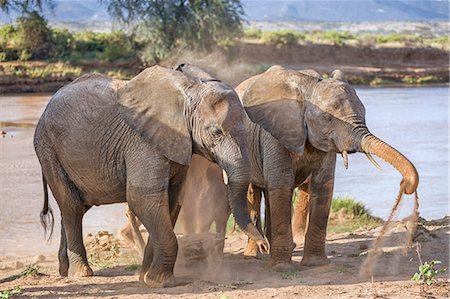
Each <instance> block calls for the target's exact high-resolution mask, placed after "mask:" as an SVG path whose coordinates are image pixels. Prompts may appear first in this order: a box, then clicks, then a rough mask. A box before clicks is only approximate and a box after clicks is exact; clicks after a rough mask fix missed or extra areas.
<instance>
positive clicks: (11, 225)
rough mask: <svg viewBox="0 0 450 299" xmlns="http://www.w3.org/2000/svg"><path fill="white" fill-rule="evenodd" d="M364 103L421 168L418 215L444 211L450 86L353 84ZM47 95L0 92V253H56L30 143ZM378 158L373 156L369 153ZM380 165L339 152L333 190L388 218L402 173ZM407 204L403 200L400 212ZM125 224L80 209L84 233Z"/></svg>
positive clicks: (119, 210)
mask: <svg viewBox="0 0 450 299" xmlns="http://www.w3.org/2000/svg"><path fill="white" fill-rule="evenodd" d="M357 92H358V95H359V97H360V98H361V100H362V101H363V103H364V105H365V106H366V111H367V115H366V121H367V125H368V127H369V129H370V130H371V131H372V133H374V134H375V135H377V136H378V137H379V138H381V139H383V140H384V141H386V142H387V143H389V144H391V145H392V146H394V147H396V148H397V149H398V150H399V151H401V152H402V153H403V154H405V155H406V156H407V157H408V158H409V159H410V160H411V161H412V162H413V163H414V164H415V165H416V167H417V169H418V172H419V174H420V185H419V189H418V192H419V197H420V198H419V200H420V215H421V216H422V217H425V218H427V219H431V218H440V217H443V216H445V215H447V214H448V213H449V212H448V201H449V190H448V186H449V176H448V166H449V164H448V161H449V144H448V128H449V118H448V88H444V87H436V88H358V89H357ZM49 98H50V95H48V94H27V95H6V96H0V130H3V131H6V132H7V134H6V135H4V137H0V255H5V254H7V255H15V254H24V253H25V254H26V253H29V254H35V253H36V252H37V250H38V252H42V253H47V252H49V253H54V252H55V248H56V246H57V241H58V239H59V221H60V220H59V212H58V211H57V207H56V203H55V202H54V200H53V199H51V205H52V206H53V208H54V211H55V216H56V226H55V235H56V236H57V237H55V238H53V239H52V240H51V241H50V242H49V243H48V245H45V246H44V244H45V242H44V240H43V230H42V228H41V226H40V223H39V213H40V210H41V207H42V203H43V191H42V183H41V174H40V166H39V163H38V161H37V158H36V156H35V154H34V150H33V142H32V137H33V133H34V126H35V124H36V122H37V120H38V118H39V116H40V114H41V113H42V111H43V110H44V108H45V105H46V103H47V102H48V100H49ZM375 159H377V158H375ZM377 160H378V161H379V164H380V165H381V167H382V168H383V170H382V171H379V170H378V169H376V168H375V167H373V166H372V164H371V163H370V162H369V161H368V160H367V159H366V157H365V156H364V155H362V154H354V155H350V157H349V169H348V170H345V169H344V167H343V163H342V159H341V158H340V157H339V158H338V165H337V169H336V180H335V196H345V195H349V196H352V197H354V198H356V199H358V200H360V201H362V202H363V203H364V204H365V205H366V206H367V207H368V208H369V209H370V210H371V211H372V213H373V214H374V215H376V216H379V217H382V218H386V217H387V216H388V214H389V211H390V209H391V207H392V205H393V203H394V199H395V196H396V195H397V193H398V190H399V183H400V180H401V176H400V174H399V173H398V172H397V171H396V170H395V169H393V168H392V167H391V166H390V165H389V164H386V163H384V161H382V160H379V159H377ZM411 209H412V200H411V197H409V198H408V197H407V199H406V200H405V201H404V204H403V207H402V210H401V213H400V217H403V216H407V215H408V214H409V213H410V211H411ZM125 224H126V217H125V214H124V205H123V204H116V205H108V206H100V207H93V208H92V209H91V210H90V211H89V212H88V213H87V214H86V216H85V217H84V220H83V229H84V233H89V232H96V231H98V230H109V231H113V232H115V231H117V230H118V229H119V228H121V227H122V226H124V225H125Z"/></svg>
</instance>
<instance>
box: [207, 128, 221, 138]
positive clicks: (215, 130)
mask: <svg viewBox="0 0 450 299" xmlns="http://www.w3.org/2000/svg"><path fill="white" fill-rule="evenodd" d="M209 132H210V133H211V135H212V136H213V137H220V136H222V134H223V132H222V130H221V129H220V128H219V127H216V126H211V127H210V128H209Z"/></svg>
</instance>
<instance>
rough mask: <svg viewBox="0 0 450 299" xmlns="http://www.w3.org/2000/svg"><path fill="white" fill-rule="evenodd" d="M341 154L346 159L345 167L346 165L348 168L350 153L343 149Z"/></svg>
mask: <svg viewBox="0 0 450 299" xmlns="http://www.w3.org/2000/svg"><path fill="white" fill-rule="evenodd" d="M341 155H342V159H343V160H344V167H345V169H348V153H347V151H343V152H342V153H341Z"/></svg>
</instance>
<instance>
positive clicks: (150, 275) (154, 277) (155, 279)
mask: <svg viewBox="0 0 450 299" xmlns="http://www.w3.org/2000/svg"><path fill="white" fill-rule="evenodd" d="M139 280H141V279H140V277H139ZM143 282H144V283H145V284H146V285H147V286H149V287H150V288H169V287H173V286H175V285H176V284H175V278H174V277H173V274H172V273H166V272H150V271H149V272H147V273H146V274H145V275H144V276H143Z"/></svg>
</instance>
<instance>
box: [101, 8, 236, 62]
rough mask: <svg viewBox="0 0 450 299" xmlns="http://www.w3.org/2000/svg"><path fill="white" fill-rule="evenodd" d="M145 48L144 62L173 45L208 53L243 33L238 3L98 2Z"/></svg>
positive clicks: (161, 56)
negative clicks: (127, 28)
mask: <svg viewBox="0 0 450 299" xmlns="http://www.w3.org/2000/svg"><path fill="white" fill-rule="evenodd" d="M101 2H102V3H104V4H106V5H107V9H108V12H109V13H110V14H111V15H112V16H113V17H114V18H116V19H118V20H119V21H121V22H123V23H124V24H126V25H127V26H128V27H129V29H131V31H132V32H133V35H134V36H135V38H136V40H137V41H140V42H141V43H142V44H143V45H144V51H143V53H144V55H143V56H144V57H143V58H144V59H146V60H159V59H161V58H164V57H166V56H167V55H168V54H169V53H170V51H171V50H172V49H173V48H175V47H176V46H180V45H183V46H187V47H190V48H192V49H197V50H202V51H209V50H211V49H212V48H213V47H215V46H219V47H227V46H229V45H230V44H231V43H232V42H233V41H234V40H235V39H236V38H238V37H239V36H240V35H241V34H242V18H243V16H244V9H243V7H242V4H241V3H240V1H239V0H228V1H227V0H151V1H146V0H134V1H127V0H101Z"/></svg>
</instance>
